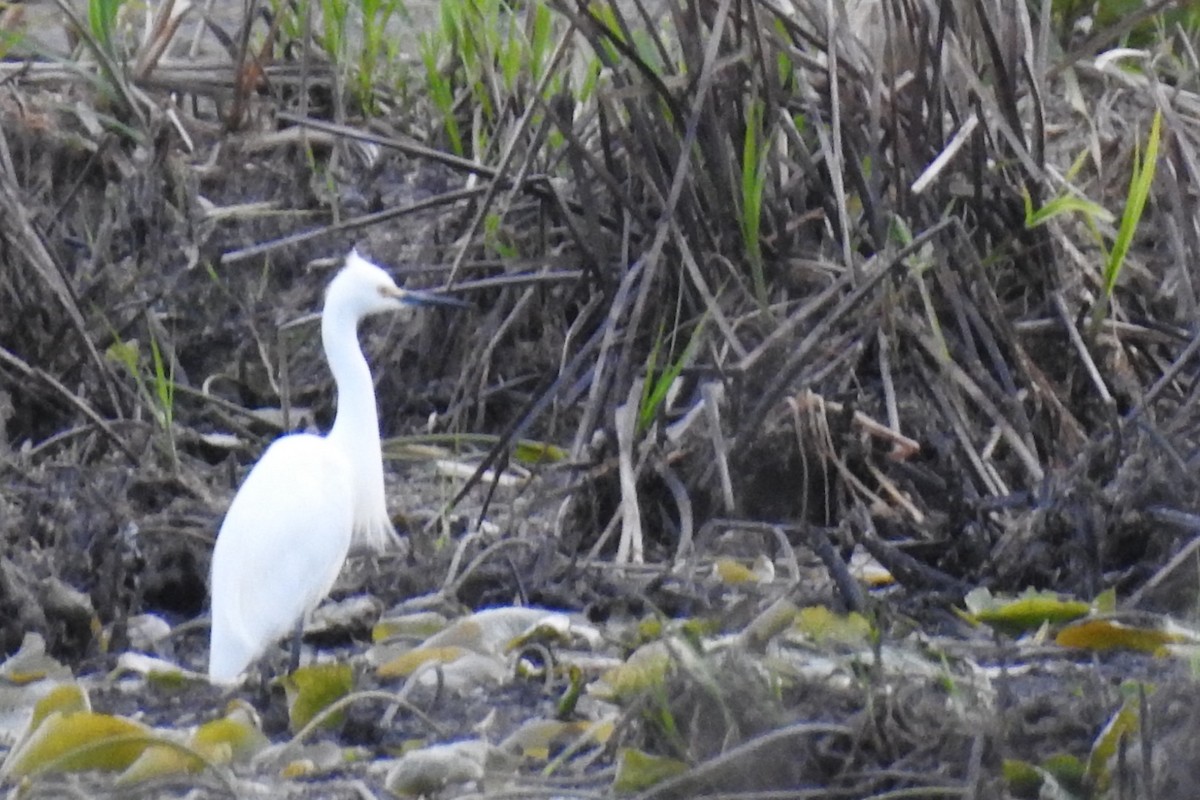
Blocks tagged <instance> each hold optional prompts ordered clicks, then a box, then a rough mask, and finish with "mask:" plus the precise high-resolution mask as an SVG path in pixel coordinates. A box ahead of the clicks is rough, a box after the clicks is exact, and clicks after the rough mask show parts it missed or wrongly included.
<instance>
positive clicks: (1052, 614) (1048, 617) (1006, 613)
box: [966, 589, 1091, 636]
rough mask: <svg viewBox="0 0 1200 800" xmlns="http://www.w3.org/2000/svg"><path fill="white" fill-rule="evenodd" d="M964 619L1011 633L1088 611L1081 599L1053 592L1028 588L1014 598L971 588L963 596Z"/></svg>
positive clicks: (1058, 621)
mask: <svg viewBox="0 0 1200 800" xmlns="http://www.w3.org/2000/svg"><path fill="white" fill-rule="evenodd" d="M966 605H967V610H968V611H970V612H971V613H970V614H968V615H967V618H968V619H970V620H972V621H973V622H982V623H984V624H985V625H988V626H990V627H992V628H995V629H996V630H998V631H1001V632H1003V633H1007V634H1010V635H1013V636H1016V635H1019V634H1022V633H1025V632H1027V631H1032V630H1037V629H1038V628H1040V627H1042V626H1043V625H1046V624H1052V625H1053V624H1058V623H1062V622H1070V621H1071V620H1075V619H1079V618H1080V617H1082V616H1084V615H1085V614H1087V613H1088V612H1089V611H1090V610H1091V605H1089V604H1088V603H1085V602H1083V601H1081V600H1064V599H1063V598H1061V597H1059V596H1058V595H1057V594H1054V593H1053V592H1035V591H1028V592H1025V593H1024V594H1022V595H1021V596H1020V597H1018V598H1016V599H1015V600H1003V599H999V598H994V597H992V594H991V592H989V591H988V590H987V589H975V590H974V591H972V592H970V593H969V594H968V595H967V597H966Z"/></svg>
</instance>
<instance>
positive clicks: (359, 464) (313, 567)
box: [208, 252, 462, 683]
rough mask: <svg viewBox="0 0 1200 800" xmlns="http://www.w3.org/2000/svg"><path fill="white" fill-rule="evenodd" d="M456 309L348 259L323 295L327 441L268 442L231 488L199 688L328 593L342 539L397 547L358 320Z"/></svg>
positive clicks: (254, 653) (238, 669)
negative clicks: (330, 391)
mask: <svg viewBox="0 0 1200 800" xmlns="http://www.w3.org/2000/svg"><path fill="white" fill-rule="evenodd" d="M426 303H442V304H447V305H462V304H461V303H459V302H458V301H455V300H451V299H448V298H443V297H437V296H433V295H426V294H422V293H419V292H409V291H405V290H403V289H400V288H399V287H397V286H396V284H395V282H394V281H393V280H392V279H391V277H389V276H388V274H387V273H386V272H384V271H383V270H382V269H380V268H379V267H377V266H375V265H374V264H372V263H370V262H369V261H366V260H365V259H363V258H361V257H360V256H359V255H358V253H357V252H351V253H350V255H349V256H348V257H347V259H346V265H345V266H344V267H343V268H342V269H341V271H339V272H338V274H337V275H336V276H335V277H334V279H333V281H331V282H330V284H329V289H328V291H327V292H326V295H325V308H324V311H323V312H322V319H321V340H322V343H323V345H324V347H325V357H326V358H327V359H328V361H329V367H330V369H331V371H332V372H333V378H334V382H335V383H336V384H337V390H338V406H337V415H336V417H335V418H334V423H333V427H332V429H330V431H329V435H327V436H315V435H313V434H307V433H302V434H291V435H288V436H284V437H282V438H280V439H278V440H276V441H275V442H274V443H273V444H272V445H271V446H270V447H268V448H267V451H266V452H265V453H264V454H263V456H262V458H261V459H259V461H258V463H257V464H255V465H254V468H253V469H251V470H250V474H249V475H248V476H246V480H245V481H244V482H243V483H242V486H241V488H240V489H238V492H237V495H236V496H235V497H234V499H233V503H232V504H231V505H230V507H229V511H228V513H227V514H226V515H225V521H224V522H223V523H222V524H221V530H220V532H219V533H218V534H217V544H216V548H215V549H214V550H213V558H212V583H211V593H212V630H211V638H210V649H209V665H208V674H209V679H210V680H212V681H214V682H219V683H229V682H232V681H235V680H236V679H237V678H238V676H239V675H241V673H242V672H243V671H244V670H245V669H246V668H247V667H248V666H250V664H251V663H253V662H254V661H255V660H257V659H258V658H259V656H261V655H262V654H263V652H264V651H265V650H266V649H267V647H269V646H270V645H271V644H272V643H274V642H275V641H277V640H279V639H281V638H283V637H284V636H286V635H287V634H288V633H290V632H291V631H293V630H294V629H295V627H296V626H297V625H298V624H300V623H301V622H302V621H303V619H304V618H305V617H306V616H307V615H308V614H309V613H310V612H311V611H312V610H313V609H314V608H316V606H317V604H318V603H320V602H321V600H322V599H323V598H324V597H325V595H326V594H327V593H328V592H329V590H330V588H332V586H333V584H334V581H336V580H337V576H338V573H339V572H340V571H341V568H342V564H343V562H344V561H345V560H346V555H347V553H348V552H349V551H350V545H351V542H352V540H354V539H356V538H357V539H358V541H359V542H360V543H361V544H362V545H363V546H364V547H366V548H369V549H372V550H376V551H378V550H382V549H383V548H384V547H386V546H387V545H388V544H389V543H390V542H391V541H393V540H394V539H395V538H396V533H395V530H394V529H393V528H392V524H391V521H390V520H389V518H388V514H387V504H386V501H385V499H384V494H383V461H382V455H381V450H380V441H379V416H378V412H377V410H376V407H375V387H374V384H373V382H372V380H371V371H370V369H369V367H368V366H367V361H366V359H365V358H364V357H363V354H362V350H361V349H360V347H359V343H358V331H357V329H358V323H359V321H360V320H362V319H363V318H364V317H367V316H369V315H371V314H378V313H382V312H386V311H395V310H397V309H399V308H401V307H402V306H404V305H406V304H426Z"/></svg>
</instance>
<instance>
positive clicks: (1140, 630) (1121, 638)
mask: <svg viewBox="0 0 1200 800" xmlns="http://www.w3.org/2000/svg"><path fill="white" fill-rule="evenodd" d="M1054 641H1055V642H1057V643H1058V644H1059V645H1060V646H1062V647H1074V648H1078V649H1081V650H1098V651H1102V650H1117V649H1120V650H1137V651H1140V652H1143V653H1155V654H1158V655H1165V654H1166V652H1167V645H1171V644H1180V643H1183V642H1187V641H1188V637H1187V636H1184V635H1183V634H1181V633H1173V632H1171V631H1166V630H1162V629H1160V628H1150V627H1139V626H1135V625H1127V624H1125V623H1123V622H1119V621H1117V620H1115V619H1087V620H1083V621H1082V622H1076V623H1074V624H1073V625H1068V626H1067V627H1065V628H1063V629H1062V630H1061V631H1059V632H1058V636H1056V637H1054Z"/></svg>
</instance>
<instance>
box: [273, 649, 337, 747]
mask: <svg viewBox="0 0 1200 800" xmlns="http://www.w3.org/2000/svg"><path fill="white" fill-rule="evenodd" d="M353 689H354V670H353V669H351V668H350V665H349V664H341V663H331V664H312V665H310V666H307V667H301V668H300V669H298V670H296V671H295V672H293V673H292V674H291V675H288V676H287V677H286V678H284V679H283V690H284V693H285V694H286V695H287V706H288V727H289V728H291V731H292V733H299V732H300V730H301V729H302V728H303V727H304V726H305V725H307V724H308V723H309V722H311V721H312V719H313V718H314V717H315V716H317V715H318V714H320V713H321V712H322V711H324V710H325V709H326V708H328V707H329V706H330V705H332V704H333V703H335V702H337V701H338V700H340V699H342V698H343V697H345V696H346V695H348V694H350V692H351V691H352V690H353ZM344 718H345V715H343V714H340V713H339V714H333V715H332V716H331V717H330V718H329V719H327V720H325V722H324V723H323V727H325V728H336V727H338V726H339V725H341V724H342V721H343V720H344Z"/></svg>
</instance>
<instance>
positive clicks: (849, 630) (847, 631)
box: [792, 606, 871, 647]
mask: <svg viewBox="0 0 1200 800" xmlns="http://www.w3.org/2000/svg"><path fill="white" fill-rule="evenodd" d="M792 628H793V630H794V631H796V632H797V633H800V634H803V635H804V636H805V637H807V638H808V639H811V640H812V641H814V642H818V643H834V644H844V645H852V646H856V647H862V646H866V645H867V644H869V643H870V640H871V623H870V622H868V621H867V618H866V617H864V616H863V615H862V614H859V613H856V612H851V613H849V614H835V613H834V612H833V611H830V610H829V609H828V608H826V607H825V606H807V607H805V608H802V609H800V611H799V612H797V614H796V621H795V622H794V623H793V625H792Z"/></svg>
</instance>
